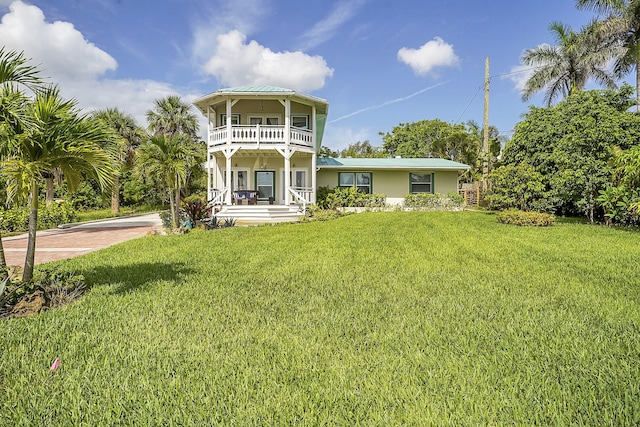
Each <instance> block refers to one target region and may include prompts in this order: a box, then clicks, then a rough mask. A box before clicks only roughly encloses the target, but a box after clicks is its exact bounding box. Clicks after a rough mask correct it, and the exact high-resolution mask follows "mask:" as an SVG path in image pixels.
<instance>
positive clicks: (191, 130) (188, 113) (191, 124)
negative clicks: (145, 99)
mask: <svg viewBox="0 0 640 427" xmlns="http://www.w3.org/2000/svg"><path fill="white" fill-rule="evenodd" d="M147 122H148V123H149V130H150V131H151V132H152V133H153V134H154V135H166V136H167V137H168V138H169V139H171V138H173V137H174V136H175V135H178V134H185V135H187V136H188V137H189V138H190V139H191V140H192V141H193V142H196V143H197V142H200V139H199V138H198V130H199V125H198V118H197V116H196V115H195V114H194V113H193V111H192V109H191V105H190V104H187V103H185V102H182V100H181V99H180V97H179V96H176V95H169V96H167V97H165V98H160V99H156V100H155V103H154V107H153V109H151V110H149V111H147Z"/></svg>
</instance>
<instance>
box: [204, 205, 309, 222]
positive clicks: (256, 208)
mask: <svg viewBox="0 0 640 427" xmlns="http://www.w3.org/2000/svg"><path fill="white" fill-rule="evenodd" d="M215 216H216V217H218V218H220V219H224V218H234V219H235V220H236V225H257V224H271V223H276V222H299V221H300V219H301V218H302V217H303V213H302V212H301V210H300V207H299V206H298V205H291V206H286V205H231V206H226V205H225V206H222V209H221V210H220V212H218V213H217V214H215Z"/></svg>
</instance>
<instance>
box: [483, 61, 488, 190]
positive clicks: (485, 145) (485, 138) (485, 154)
mask: <svg viewBox="0 0 640 427" xmlns="http://www.w3.org/2000/svg"><path fill="white" fill-rule="evenodd" d="M482 133H483V135H482V136H483V138H482V189H483V190H486V189H487V178H488V175H489V57H488V56H487V58H486V59H485V62H484V126H483V132H482Z"/></svg>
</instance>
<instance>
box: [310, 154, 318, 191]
mask: <svg viewBox="0 0 640 427" xmlns="http://www.w3.org/2000/svg"><path fill="white" fill-rule="evenodd" d="M317 165H318V155H317V154H316V152H315V151H314V152H313V154H312V155H311V203H315V202H316V187H317V185H318V181H317V178H316V168H317Z"/></svg>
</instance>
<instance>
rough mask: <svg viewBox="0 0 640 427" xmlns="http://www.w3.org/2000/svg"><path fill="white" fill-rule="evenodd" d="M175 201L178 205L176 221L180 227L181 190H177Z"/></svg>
mask: <svg viewBox="0 0 640 427" xmlns="http://www.w3.org/2000/svg"><path fill="white" fill-rule="evenodd" d="M174 201H175V203H176V221H178V226H180V188H176V195H175V200H174Z"/></svg>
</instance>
